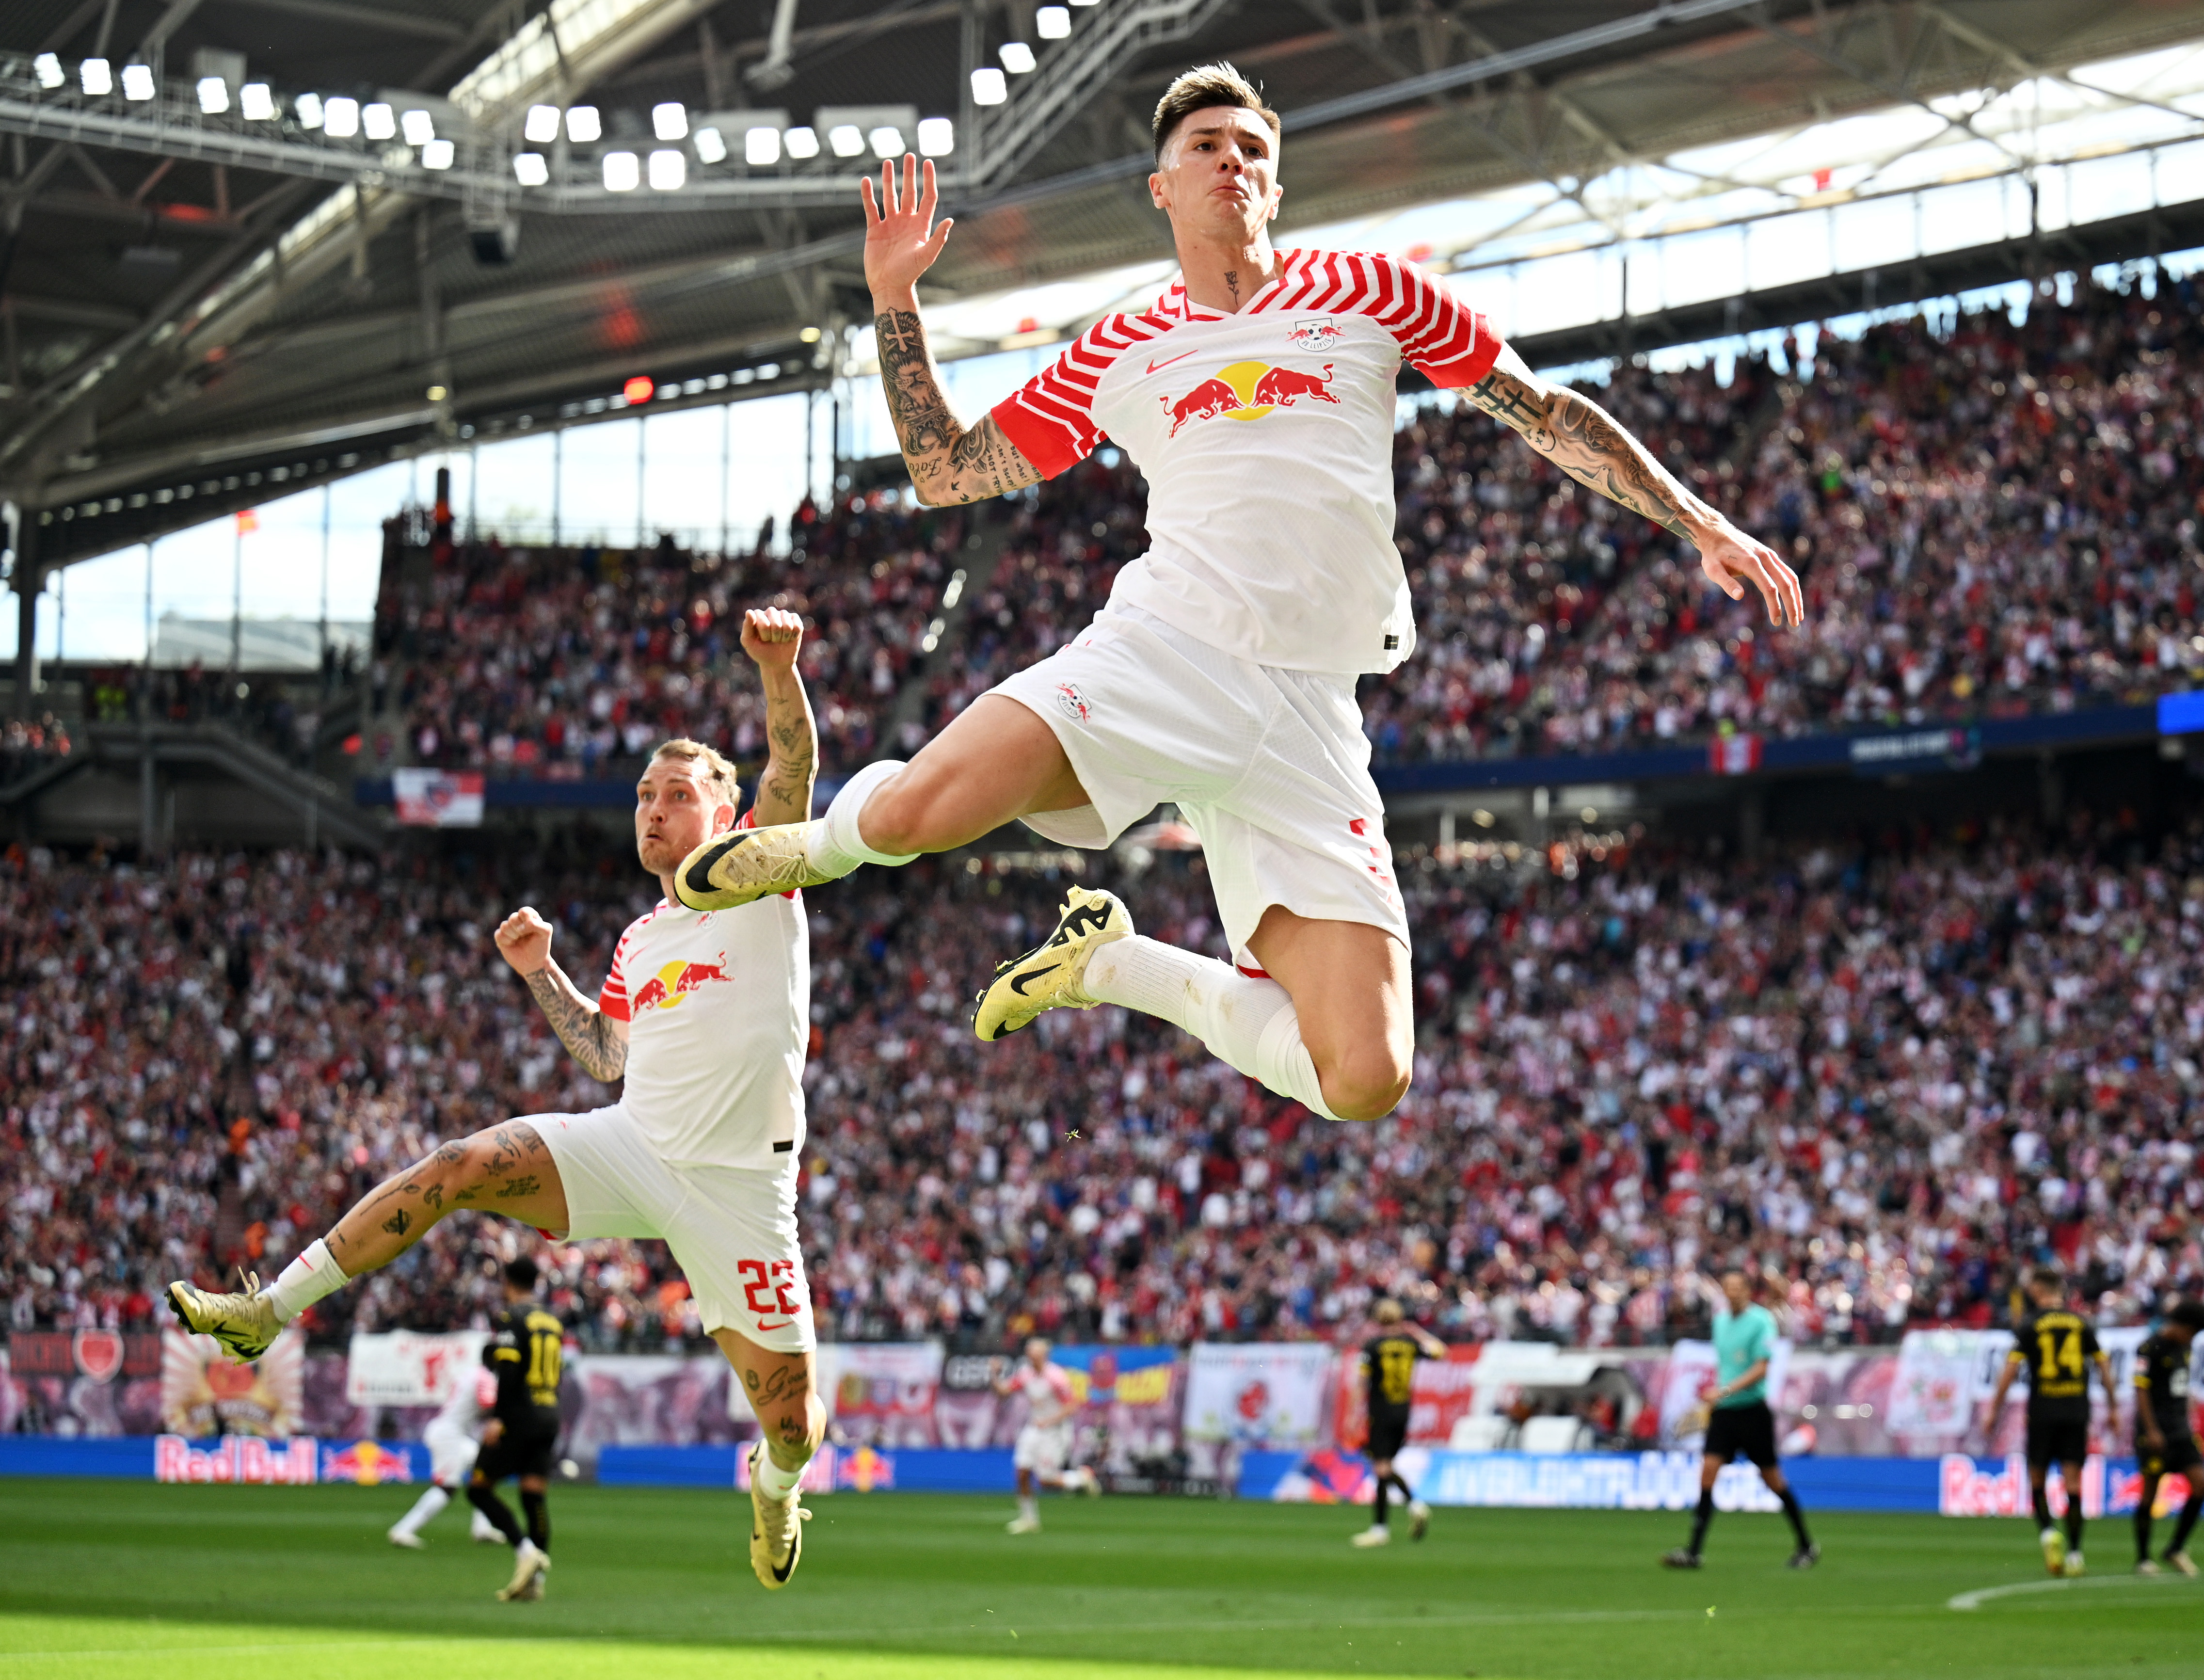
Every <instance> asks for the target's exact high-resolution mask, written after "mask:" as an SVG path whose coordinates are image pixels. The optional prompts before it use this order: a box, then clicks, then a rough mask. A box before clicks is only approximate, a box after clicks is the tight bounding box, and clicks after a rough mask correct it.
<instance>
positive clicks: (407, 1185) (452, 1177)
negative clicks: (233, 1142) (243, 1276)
mask: <svg viewBox="0 0 2204 1680" xmlns="http://www.w3.org/2000/svg"><path fill="white" fill-rule="evenodd" d="M459 1208H486V1209H489V1211H492V1212H495V1213H500V1214H508V1215H510V1216H511V1217H512V1218H514V1219H517V1220H521V1221H522V1222H523V1223H524V1224H527V1225H532V1226H536V1227H537V1228H538V1229H539V1230H543V1231H564V1230H565V1229H566V1222H567V1221H566V1189H565V1187H564V1186H563V1185H562V1184H560V1182H559V1169H558V1167H557V1165H556V1164H555V1163H554V1161H552V1159H551V1149H550V1146H549V1145H548V1144H547V1143H544V1141H543V1139H542V1137H539V1136H538V1135H537V1133H536V1128H535V1127H534V1126H532V1125H529V1123H528V1122H527V1121H525V1120H508V1121H507V1122H506V1123H505V1124H504V1125H495V1126H492V1127H490V1128H489V1130H488V1131H478V1132H477V1133H475V1135H474V1136H473V1137H465V1138H461V1139H460V1140H459V1142H457V1143H444V1144H440V1145H439V1146H438V1147H437V1148H436V1149H435V1152H434V1153H433V1154H431V1155H430V1156H429V1158H428V1159H427V1160H425V1161H420V1162H418V1164H416V1165H415V1166H412V1167H408V1168H407V1169H406V1171H405V1172H400V1173H396V1174H394V1175H393V1176H392V1177H390V1178H386V1179H384V1180H383V1181H382V1184H378V1185H376V1188H375V1189H374V1190H370V1191H369V1192H368V1194H367V1196H365V1197H364V1199H363V1200H361V1201H360V1202H358V1205H356V1206H355V1207H354V1208H353V1209H352V1211H351V1212H350V1213H348V1214H346V1215H345V1216H344V1217H343V1218H342V1219H341V1220H338V1221H337V1222H336V1224H335V1226H332V1227H331V1228H330V1231H329V1236H328V1237H327V1238H325V1239H324V1240H325V1241H326V1242H327V1243H328V1244H329V1256H330V1258H332V1259H333V1260H335V1261H336V1263H337V1264H338V1265H339V1266H341V1267H343V1268H344V1272H345V1275H346V1276H347V1277H348V1278H356V1277H358V1275H359V1274H360V1273H363V1272H372V1271H374V1270H376V1268H377V1267H383V1266H388V1264H390V1262H391V1261H394V1260H395V1259H397V1258H398V1256H400V1255H401V1254H403V1253H405V1252H406V1250H408V1249H410V1248H412V1246H413V1244H416V1243H418V1242H419V1241H420V1240H421V1238H423V1236H424V1235H425V1234H426V1233H427V1232H428V1230H429V1228H430V1226H433V1225H435V1223H436V1222H437V1220H441V1219H442V1218H444V1217H445V1215H447V1214H451V1213H453V1212H454V1211H456V1210H457V1209H459Z"/></svg>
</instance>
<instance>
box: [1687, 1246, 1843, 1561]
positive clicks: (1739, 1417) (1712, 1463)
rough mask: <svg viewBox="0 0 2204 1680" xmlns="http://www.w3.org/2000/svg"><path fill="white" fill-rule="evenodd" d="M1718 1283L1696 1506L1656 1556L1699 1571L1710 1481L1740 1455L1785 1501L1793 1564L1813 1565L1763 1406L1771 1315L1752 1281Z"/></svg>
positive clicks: (1816, 1556)
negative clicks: (1711, 1383) (1686, 1537)
mask: <svg viewBox="0 0 2204 1680" xmlns="http://www.w3.org/2000/svg"><path fill="white" fill-rule="evenodd" d="M1721 1287H1722V1298H1723V1300H1724V1301H1726V1302H1727V1303H1728V1306H1729V1310H1728V1311H1727V1312H1718V1313H1716V1314H1715V1392H1713V1393H1712V1394H1710V1395H1709V1396H1708V1397H1707V1401H1706V1404H1705V1406H1704V1407H1703V1408H1702V1410H1703V1413H1704V1416H1705V1420H1706V1426H1707V1444H1706V1450H1705V1451H1704V1452H1703V1454H1702V1455H1701V1457H1700V1460H1699V1509H1698V1512H1697V1515H1696V1516H1694V1517H1692V1541H1691V1544H1690V1545H1688V1546H1679V1547H1677V1548H1676V1550H1674V1552H1669V1553H1668V1554H1667V1555H1666V1556H1665V1557H1663V1558H1662V1559H1661V1561H1662V1563H1664V1564H1667V1565H1668V1567H1669V1568H1670V1569H1697V1568H1698V1566H1699V1552H1700V1550H1701V1549H1702V1548H1703V1546H1705V1544H1706V1540H1707V1524H1708V1523H1711V1522H1713V1521H1714V1520H1715V1477H1716V1476H1718V1475H1721V1470H1722V1466H1723V1465H1725V1464H1727V1463H1729V1462H1730V1461H1731V1460H1732V1459H1733V1458H1744V1459H1745V1460H1747V1461H1749V1462H1750V1463H1753V1464H1756V1465H1757V1466H1758V1467H1759V1469H1760V1479H1761V1480H1762V1481H1764V1482H1766V1483H1767V1484H1768V1491H1769V1493H1773V1494H1774V1495H1775V1497H1776V1498H1777V1499H1780V1500H1782V1501H1783V1514H1784V1515H1785V1516H1786V1517H1789V1518H1790V1519H1791V1530H1792V1533H1793V1534H1795V1535H1798V1550H1797V1551H1795V1552H1792V1554H1791V1567H1792V1569H1811V1568H1813V1567H1814V1565H1815V1564H1816V1563H1818V1562H1819V1561H1820V1560H1821V1556H1822V1548H1821V1547H1820V1546H1816V1545H1815V1544H1814V1541H1813V1539H1812V1537H1811V1536H1810V1535H1808V1534H1807V1532H1806V1513H1805V1512H1804V1511H1801V1510H1800V1509H1799V1508H1798V1495H1797V1494H1796V1493H1792V1491H1791V1484H1790V1483H1789V1482H1787V1481H1785V1480H1784V1479H1783V1467H1782V1466H1781V1465H1780V1463H1777V1462H1776V1458H1775V1414H1774V1412H1772V1411H1770V1410H1769V1409H1768V1362H1769V1360H1770V1359H1771V1358H1773V1357H1774V1354H1775V1315H1774V1314H1773V1313H1771V1312H1769V1310H1768V1309H1767V1308H1765V1307H1763V1306H1762V1305H1760V1304H1759V1303H1757V1302H1756V1301H1755V1300H1754V1299H1753V1298H1752V1279H1751V1278H1749V1277H1747V1276H1746V1275H1745V1273H1743V1272H1742V1271H1738V1270H1734V1269H1733V1270H1731V1271H1727V1272H1725V1273H1722V1279H1721Z"/></svg>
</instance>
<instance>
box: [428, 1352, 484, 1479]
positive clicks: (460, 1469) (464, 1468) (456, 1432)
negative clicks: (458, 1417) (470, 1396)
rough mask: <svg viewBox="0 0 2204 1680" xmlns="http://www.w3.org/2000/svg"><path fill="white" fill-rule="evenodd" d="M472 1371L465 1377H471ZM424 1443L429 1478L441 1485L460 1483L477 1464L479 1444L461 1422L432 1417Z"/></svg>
mask: <svg viewBox="0 0 2204 1680" xmlns="http://www.w3.org/2000/svg"><path fill="white" fill-rule="evenodd" d="M462 1380H466V1381H471V1380H473V1379H472V1377H471V1375H468V1376H463V1378H462ZM421 1445H422V1446H425V1447H427V1448H428V1449H429V1480H430V1481H433V1482H435V1484H436V1485H437V1486H438V1487H459V1486H460V1485H462V1484H463V1483H464V1482H465V1481H466V1479H467V1476H468V1475H469V1473H470V1472H471V1471H472V1470H473V1469H474V1467H475V1454H476V1452H477V1451H479V1450H480V1449H479V1447H478V1446H477V1442H476V1440H475V1438H474V1437H473V1436H472V1435H471V1434H468V1433H467V1432H466V1431H465V1429H462V1428H460V1427H459V1425H458V1424H456V1423H453V1422H446V1421H444V1420H442V1419H437V1420H434V1421H432V1422H430V1425H429V1427H428V1428H425V1429H424V1430H423V1431H422V1432H421Z"/></svg>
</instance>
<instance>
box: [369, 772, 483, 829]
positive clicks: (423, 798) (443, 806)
mask: <svg viewBox="0 0 2204 1680" xmlns="http://www.w3.org/2000/svg"><path fill="white" fill-rule="evenodd" d="M390 786H391V791H392V792H393V793H394V794H396V795H397V798H398V820H399V821H400V822H403V823H406V824H407V825H408V826H410V827H412V828H481V827H482V820H483V779H482V772H481V771H479V770H420V769H410V770H393V771H392V772H391V773H390Z"/></svg>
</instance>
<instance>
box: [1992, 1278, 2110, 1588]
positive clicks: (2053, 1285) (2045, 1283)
mask: <svg viewBox="0 0 2204 1680" xmlns="http://www.w3.org/2000/svg"><path fill="white" fill-rule="evenodd" d="M2027 1295H2028V1298H2029V1301H2030V1302H2032V1303H2034V1304H2035V1311H2033V1312H2031V1313H2029V1315H2027V1316H2026V1317H2024V1318H2023V1319H2022V1320H2021V1321H2020V1322H2019V1323H2018V1324H2017V1325H2016V1326H2014V1327H2013V1333H2012V1351H2011V1353H2009V1354H2007V1355H2006V1361H2005V1369H2003V1370H2002V1371H2000V1372H1999V1373H1998V1380H1997V1387H1996V1388H1995V1389H1994V1390H1993V1391H1992V1392H1991V1394H1990V1401H1989V1410H1988V1412H1987V1413H1986V1414H1985V1415H1984V1416H1983V1420H1982V1428H1983V1431H1984V1433H1985V1434H1990V1433H1993V1432H1994V1431H1995V1430H1996V1428H1997V1422H1998V1419H1999V1417H2000V1416H2002V1415H2003V1414H2004V1411H2005V1397H2006V1393H2007V1392H2009V1391H2010V1390H2011V1387H2012V1380H2013V1379H2014V1378H2015V1377H2017V1376H2019V1375H2020V1374H2022V1373H2023V1372H2025V1373H2027V1375H2028V1489H2029V1495H2030V1496H2031V1497H2032V1498H2033V1499H2034V1500H2035V1528H2036V1537H2037V1538H2038V1539H2039V1540H2041V1542H2042V1544H2043V1566H2044V1567H2045V1568H2046V1569H2047V1570H2050V1571H2051V1573H2052V1574H2053V1575H2079V1574H2081V1573H2082V1570H2083V1564H2082V1461H2083V1459H2085V1458H2087V1457H2088V1456H2089V1370H2088V1364H2089V1362H2090V1361H2091V1360H2094V1361H2095V1362H2096V1366H2097V1380H2099V1381H2100V1382H2101V1383H2103V1384H2104V1386H2105V1400H2106V1404H2107V1405H2109V1406H2110V1407H2111V1408H2112V1410H2113V1412H2114V1413H2115V1414H2117V1413H2118V1410H2119V1404H2120V1402H2119V1394H2118V1390H2116V1389H2115V1388H2114V1387H2113V1386H2112V1361H2111V1360H2109V1359H2107V1358H2106V1357H2105V1351H2104V1350H2103V1349H2102V1348H2100V1347H2099V1346H2098V1345H2097V1333H2096V1331H2095V1330H2094V1329H2093V1328H2091V1327H2090V1324H2089V1321H2088V1320H2087V1319H2086V1318H2083V1316H2082V1315H2081V1314H2079V1313H2077V1312H2076V1311H2074V1310H2073V1309H2071V1308H2070V1307H2069V1306H2068V1305H2067V1304H2066V1278H2065V1273H2062V1272H2061V1271H2059V1268H2058V1267H2055V1266H2037V1267H2033V1268H2031V1269H2030V1270H2029V1274H2028V1284H2027ZM2053 1464H2057V1465H2058V1466H2059V1475H2061V1477H2062V1478H2063V1479H2064V1481H2065V1488H2066V1532H2065V1534H2064V1535H2061V1534H2060V1533H2059V1530H2058V1529H2057V1527H2056V1526H2055V1525H2053V1523H2052V1520H2051V1490H2050V1486H2049V1484H2050V1479H2051V1467H2052V1465H2053Z"/></svg>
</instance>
